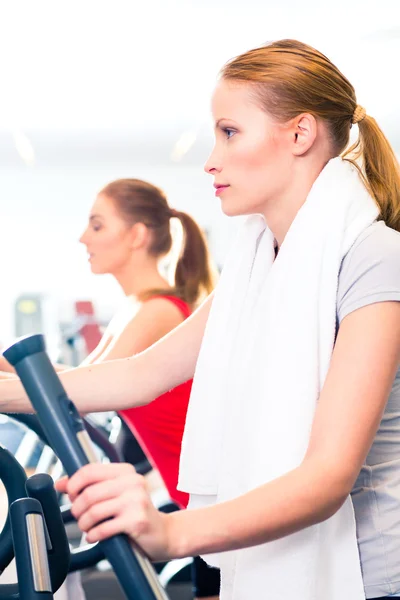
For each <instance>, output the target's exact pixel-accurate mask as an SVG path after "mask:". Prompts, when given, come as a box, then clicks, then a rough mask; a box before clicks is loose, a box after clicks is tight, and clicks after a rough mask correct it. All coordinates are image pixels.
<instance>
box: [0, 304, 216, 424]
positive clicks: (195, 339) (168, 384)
mask: <svg viewBox="0 0 400 600" xmlns="http://www.w3.org/2000/svg"><path fill="white" fill-rule="evenodd" d="M211 302H212V295H211V296H209V297H208V298H207V300H206V301H205V302H204V303H203V304H202V305H201V306H200V308H198V309H197V310H196V312H195V313H194V314H193V315H192V316H191V317H189V318H188V319H187V320H186V321H185V322H184V323H182V324H181V325H179V327H177V328H176V329H174V330H173V331H171V332H170V333H169V334H168V335H166V336H165V337H163V338H162V339H161V340H159V341H158V342H157V343H156V344H154V345H153V346H151V347H150V348H148V349H147V350H145V351H144V352H141V353H140V354H137V355H136V356H134V357H131V358H124V359H119V360H112V361H108V362H102V363H97V364H93V365H88V366H84V367H78V368H75V369H70V370H68V371H64V372H62V373H60V374H59V376H60V379H61V382H62V384H63V385H64V387H65V388H66V391H67V394H68V396H69V397H70V398H71V400H73V402H75V404H76V406H77V407H78V410H79V411H81V412H85V413H86V412H96V411H97V412H101V411H107V410H122V409H126V408H129V407H131V406H139V405H142V404H147V403H148V402H151V401H152V400H153V399H154V398H156V397H158V396H159V395H161V394H162V393H164V392H166V391H168V390H170V389H172V388H174V387H176V386H177V385H179V384H180V383H183V382H184V381H187V380H188V379H190V378H191V377H193V374H194V370H195V366H196V362H197V358H198V354H199V350H200V345H201V341H202V339H203V334H204V328H205V325H206V322H207V318H208V314H209V311H210V306H211ZM0 411H1V412H29V411H32V407H31V405H30V402H29V400H28V398H27V396H26V394H25V392H24V390H23V388H22V385H21V383H20V382H19V381H16V380H3V381H0Z"/></svg>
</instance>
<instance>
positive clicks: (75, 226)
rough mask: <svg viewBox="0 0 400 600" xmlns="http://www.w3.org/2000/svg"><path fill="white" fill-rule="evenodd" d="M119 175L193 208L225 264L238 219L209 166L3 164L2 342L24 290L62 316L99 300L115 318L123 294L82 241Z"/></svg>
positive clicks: (104, 315) (9, 331)
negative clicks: (100, 199) (98, 200)
mask: <svg viewBox="0 0 400 600" xmlns="http://www.w3.org/2000/svg"><path fill="white" fill-rule="evenodd" d="M119 177H138V178H143V179H147V180H148V181H150V182H152V183H154V184H155V185H159V186H160V187H162V188H163V189H164V190H165V192H166V193H167V195H168V198H169V200H170V203H171V205H172V206H174V207H176V208H179V209H181V210H185V211H187V212H189V213H191V214H192V215H193V216H194V217H195V218H196V219H197V220H198V222H199V223H200V225H201V226H202V227H204V228H206V229H207V230H208V231H209V232H210V246H211V249H212V253H213V256H214V258H215V260H216V261H217V263H218V264H222V262H223V260H224V255H225V252H226V249H227V245H228V238H229V236H230V232H233V230H234V229H235V227H236V225H235V223H234V222H232V220H230V219H227V217H225V216H224V215H223V214H222V212H221V210H220V205H219V200H218V198H215V197H214V190H213V187H212V178H211V177H210V176H207V175H206V174H205V173H204V172H203V171H202V168H201V167H198V168H195V167H179V166H171V167H159V168H158V167H157V168H156V167H144V166H140V167H135V166H134V165H121V166H119V167H115V166H112V167H110V168H105V167H103V166H102V167H101V168H97V169H94V168H86V167H81V168H78V167H74V168H72V167H71V168H69V169H61V168H58V169H49V168H47V169H44V168H42V169H40V168H38V167H34V168H28V167H27V168H15V169H10V168H8V169H7V170H5V169H4V170H3V172H2V171H1V170H0V182H1V199H0V252H1V254H0V256H1V293H0V343H6V342H8V341H9V340H10V339H11V338H12V336H13V318H12V309H11V306H12V302H13V301H14V299H15V297H16V296H17V295H18V294H20V293H21V292H44V293H47V294H48V295H49V297H50V298H51V299H53V300H54V302H53V305H54V307H55V308H56V309H57V310H59V316H60V318H61V319H63V320H65V319H68V318H69V316H72V313H71V306H72V302H73V300H74V299H89V298H90V299H93V300H94V301H95V303H96V307H97V308H98V311H99V315H100V316H101V318H106V319H107V318H109V316H110V315H111V313H112V311H113V309H114V308H115V306H116V304H117V303H118V301H119V299H120V298H121V294H120V291H119V289H118V286H117V285H116V284H115V283H114V282H113V281H112V280H111V279H110V278H108V277H107V276H97V277H96V276H93V275H91V274H90V271H89V266H88V264H87V258H86V254H85V250H84V248H83V247H82V246H81V245H80V244H79V243H78V242H77V239H78V237H79V234H80V233H81V231H82V230H83V228H84V227H85V225H86V220H87V215H88V212H89V209H90V206H91V203H92V201H93V199H94V197H95V195H96V192H97V191H98V190H99V189H100V188H101V187H102V186H103V185H104V184H106V183H108V182H109V181H111V180H113V179H116V178H119Z"/></svg>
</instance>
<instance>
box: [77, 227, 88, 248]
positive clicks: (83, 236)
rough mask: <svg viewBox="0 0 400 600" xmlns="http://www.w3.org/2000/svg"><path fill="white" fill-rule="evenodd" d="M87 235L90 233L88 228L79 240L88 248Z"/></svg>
mask: <svg viewBox="0 0 400 600" xmlns="http://www.w3.org/2000/svg"><path fill="white" fill-rule="evenodd" d="M87 233H88V230H87V228H86V229H85V231H84V232H83V233H82V235H81V237H80V238H79V241H80V243H81V244H84V245H85V246H87V242H86V240H87Z"/></svg>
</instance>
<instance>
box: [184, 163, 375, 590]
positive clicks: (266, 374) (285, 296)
mask: <svg viewBox="0 0 400 600" xmlns="http://www.w3.org/2000/svg"><path fill="white" fill-rule="evenodd" d="M377 216H378V208H377V205H376V203H375V201H374V200H373V199H372V197H371V196H370V195H369V194H368V192H367V191H366V189H365V187H364V185H363V183H362V181H361V178H360V176H359V174H358V172H357V170H356V169H355V168H354V167H353V166H352V165H351V164H350V163H348V162H346V161H343V160H342V159H341V158H335V159H333V160H331V161H330V162H329V163H328V164H327V165H326V167H325V168H324V169H323V171H322V173H321V174H320V176H319V177H318V179H317V180H316V182H315V183H314V185H313V187H312V189H311V191H310V193H309V196H308V198H307V200H306V202H305V203H304V205H303V206H302V208H301V209H300V210H299V212H298V213H297V215H296V218H295V219H294V221H293V223H292V225H291V227H290V229H289V231H288V233H287V235H286V237H285V240H284V242H283V244H282V246H281V248H280V250H279V254H278V256H277V258H276V259H275V252H274V238H273V235H272V233H271V231H270V230H269V229H268V227H267V226H266V224H265V221H264V219H263V217H261V216H259V215H254V216H251V217H249V218H248V219H247V221H246V222H245V224H244V226H243V228H242V230H241V232H240V233H239V236H238V239H237V241H236V244H235V246H234V248H233V250H232V252H231V254H230V256H229V258H228V260H227V262H226V265H225V267H224V270H223V273H222V275H221V278H220V282H219V285H218V288H217V290H216V294H215V298H214V300H213V304H212V308H211V312H210V316H209V320H208V323H207V327H206V331H205V335H204V340H203V343H202V347H201V351H200V355H199V359H198V363H197V368H196V374H195V378H194V384H193V390H192V396H191V399H190V404H189V410H188V414H187V420H186V427H185V434H184V438H183V444H182V454H181V464H180V476H179V486H178V487H179V489H181V490H183V491H186V492H189V493H190V494H191V498H190V504H189V508H195V507H200V506H209V505H211V504H214V503H216V502H223V501H226V500H230V499H232V498H235V497H237V496H240V495H242V494H244V493H246V492H248V491H249V490H251V489H254V488H256V487H257V486H260V485H262V484H265V483H267V482H269V481H271V480H273V479H275V478H277V477H280V476H281V475H283V474H284V473H287V472H288V471H290V470H292V469H294V468H296V467H297V466H299V465H300V463H301V462H302V460H303V458H304V455H305V453H306V450H307V446H308V442H309V437H310V431H311V427H312V422H313V417H314V413H315V408H316V403H317V401H318V397H319V394H320V392H321V389H322V386H323V384H324V380H325V377H326V374H327V371H328V368H329V363H330V360H331V355H332V351H333V346H334V341H335V325H336V295H337V286H338V274H339V269H340V265H341V261H342V258H343V257H344V255H345V254H346V253H347V251H348V250H349V248H350V247H351V246H352V244H353V243H354V242H355V240H356V239H357V237H358V236H359V235H360V233H361V232H362V231H363V230H364V229H365V228H366V227H368V226H369V225H370V224H371V223H372V222H374V221H375V220H376V218H377ZM274 259H275V260H274ZM205 558H206V560H208V562H210V563H211V564H214V565H215V566H219V567H220V568H221V579H222V588H221V599H222V600H249V599H250V598H257V599H261V598H268V599H271V600H277V599H279V600H292V599H293V598H296V599H297V600H361V599H364V592H363V584H362V576H361V570H360V564H359V555H358V547H357V539H356V530H355V521H354V514H353V507H352V503H351V500H350V498H349V499H348V500H347V501H346V502H345V504H344V505H343V507H342V508H341V509H340V510H339V511H338V512H337V513H336V514H335V515H334V516H333V517H332V518H330V519H328V520H327V521H325V522H324V523H321V524H319V525H315V526H313V527H309V528H307V529H305V530H303V531H301V532H298V533H296V534H293V535H289V536H287V537H286V538H284V539H281V540H277V541H274V542H270V543H267V544H263V545H260V546H258V547H254V548H247V549H244V550H238V551H232V552H226V553H222V554H220V555H218V557H216V556H212V557H211V556H210V555H209V556H208V557H205Z"/></svg>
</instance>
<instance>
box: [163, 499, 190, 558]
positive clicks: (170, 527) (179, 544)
mask: <svg viewBox="0 0 400 600" xmlns="http://www.w3.org/2000/svg"><path fill="white" fill-rule="evenodd" d="M187 517H189V519H187ZM189 520H190V514H189V513H188V512H187V511H186V510H179V511H176V512H173V513H169V514H168V515H165V522H166V530H167V540H168V542H167V553H168V557H169V559H174V558H185V557H187V556H192V551H191V548H190V543H189V542H190V536H189V532H190V524H189V523H188V521H189Z"/></svg>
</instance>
